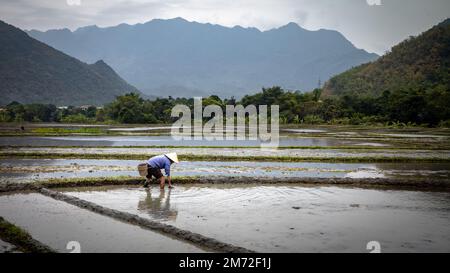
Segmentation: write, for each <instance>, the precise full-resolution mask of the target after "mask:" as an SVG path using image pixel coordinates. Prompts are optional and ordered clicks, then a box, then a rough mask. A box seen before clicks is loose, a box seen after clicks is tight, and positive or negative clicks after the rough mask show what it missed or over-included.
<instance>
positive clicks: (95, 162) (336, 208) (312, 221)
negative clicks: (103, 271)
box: [0, 124, 450, 252]
mask: <svg viewBox="0 0 450 273" xmlns="http://www.w3.org/2000/svg"><path fill="white" fill-rule="evenodd" d="M36 126H37V125H27V126H26V127H27V128H26V129H25V131H26V132H31V131H32V130H31V129H33V128H37V127H36ZM28 127H30V128H31V129H30V128H28ZM41 127H43V128H50V127H53V126H52V125H51V124H44V125H42V126H41ZM54 127H60V128H66V127H67V128H74V129H76V128H79V127H88V126H82V125H78V126H77V125H73V126H72V125H70V126H69V125H67V126H66V127H64V126H63V125H60V126H59V125H58V126H56V125H55V126H54ZM90 127H98V129H99V130H102V132H107V133H105V134H104V135H86V136H82V135H70V136H40V135H27V136H18V135H19V134H20V131H17V128H16V129H14V128H7V127H2V128H0V133H4V136H0V157H1V158H0V183H5V185H7V183H24V182H30V183H34V182H40V181H45V180H47V179H51V178H74V179H77V178H90V177H92V178H95V177H126V176H129V177H136V176H137V175H138V174H137V171H136V166H137V165H138V164H139V163H141V162H143V161H144V160H145V158H146V157H147V156H150V155H155V154H164V153H168V152H177V153H178V155H179V156H180V158H181V159H183V157H184V158H185V159H183V160H182V162H181V163H180V164H177V165H173V167H172V174H173V175H174V176H196V177H208V178H212V179H213V180H211V181H214V179H217V181H218V180H219V179H220V178H225V179H228V178H233V179H235V180H233V179H230V180H233V181H235V182H236V183H239V182H240V181H246V182H247V181H248V183H249V184H243V183H241V184H239V185H234V184H202V185H195V184H194V185H187V184H184V185H175V188H174V189H172V190H168V189H166V190H164V191H160V190H159V188H157V185H153V186H152V187H151V188H150V189H148V190H146V189H144V188H140V187H135V186H127V187H125V186H121V187H117V186H116V187H112V186H104V187H90V188H88V187H86V188H67V189H60V191H61V192H63V193H64V194H68V195H70V196H74V197H78V198H80V199H82V200H86V201H90V202H93V203H95V204H98V205H101V206H104V207H105V208H109V209H116V210H119V211H123V212H127V213H131V214H135V215H138V216H140V217H142V218H146V219H149V220H152V221H156V222H158V223H165V224H169V225H173V226H175V227H177V228H179V229H182V230H185V231H190V232H195V233H198V234H201V235H204V236H207V237H209V238H213V239H217V240H219V241H222V242H227V243H231V244H234V245H236V246H239V247H244V248H247V249H250V250H253V251H258V252H367V250H366V245H367V243H368V242H369V241H378V242H380V244H381V248H382V249H381V250H382V252H449V251H450V192H448V191H445V190H444V191H442V192H439V191H436V190H433V189H430V191H412V190H408V191H404V190H380V189H379V188H378V189H376V188H374V187H372V189H360V188H351V187H349V186H347V187H342V188H340V187H335V186H328V187H324V186H320V187H319V186H317V185H316V186H305V185H299V184H289V185H287V184H274V185H256V184H252V183H253V182H254V181H252V180H251V178H252V177H254V178H258V177H262V178H265V179H272V178H274V180H275V178H279V177H288V178H320V179H325V180H326V181H328V178H329V179H330V180H331V179H350V180H351V181H355V180H357V179H363V180H364V181H366V180H365V179H372V178H382V179H400V180H402V179H403V180H402V181H405V180H409V179H413V180H414V181H415V182H418V183H422V182H426V181H429V180H433V181H436V180H438V181H439V182H440V183H441V182H442V183H448V182H449V181H450V163H448V162H449V158H450V138H449V136H450V131H448V130H444V129H435V130H434V129H430V130H427V129H408V130H387V129H386V130H384V129H380V130H378V129H377V130H375V129H367V128H366V129H364V128H363V129H349V128H339V127H335V128H331V127H317V128H315V127H313V128H284V129H282V131H281V138H280V146H281V148H280V149H259V148H258V147H259V145H260V142H258V141H248V140H247V141H191V140H185V141H174V140H173V139H172V138H171V137H170V136H169V135H168V134H167V132H168V130H169V128H170V127H167V126H145V127H134V126H90ZM11 130H13V131H11ZM14 130H15V131H14ZM11 132H15V133H16V135H14V134H12V135H13V136H6V135H8V133H11ZM151 134H154V135H151ZM156 134H157V135H156ZM172 146H173V147H172ZM195 156H196V157H195ZM213 156H217V157H223V158H216V159H214V160H217V161H212V160H209V158H211V157H213ZM227 157H229V159H227ZM265 157H267V158H275V159H271V160H267V159H264V158H265ZM57 158H58V159H57ZM88 158H89V159H88ZM107 158H109V159H107ZM186 158H191V159H193V160H186ZM257 158H260V160H257ZM282 158H284V159H293V160H292V161H296V162H289V161H290V160H284V161H283V160H281V159H282ZM354 158H357V159H358V160H354V161H352V160H353V159H354ZM379 158H381V160H378V161H377V160H373V159H379ZM397 158H406V159H407V160H405V161H396V160H395V159H397ZM124 159H134V160H124ZM137 159H139V160H137ZM261 159H263V160H261ZM327 159H330V160H328V161H327ZM391 159H392V160H391ZM389 160H391V162H396V163H388V162H389ZM269 161H274V162H269ZM282 161H283V162H282ZM352 162H355V163H352ZM356 162H359V163H356ZM370 162H381V163H370ZM431 162H436V163H431ZM437 162H443V163H437ZM241 178H242V180H241ZM222 181H224V180H222ZM23 185H26V184H21V185H20V186H23ZM322 185H323V184H322ZM391 188H392V187H391ZM444 188H445V187H444ZM397 189H398V188H397ZM414 189H417V188H414ZM441 189H442V188H441ZM41 192H42V191H41ZM56 199H57V198H56ZM56 199H53V198H50V197H47V196H44V195H42V194H39V193H29V192H19V193H17V192H16V193H13V194H9V195H6V194H3V195H0V216H2V217H4V218H5V219H6V220H7V221H9V222H11V223H13V224H16V225H17V226H19V227H21V228H23V229H25V230H26V231H27V232H29V233H30V234H31V235H32V237H33V238H34V239H36V240H38V241H40V242H42V243H44V244H46V245H48V246H50V247H52V248H54V249H55V250H57V251H60V252H68V251H69V250H68V249H67V248H66V246H67V243H68V242H69V241H79V242H80V243H81V246H82V252H202V251H204V250H205V249H203V248H202V249H200V248H199V247H198V246H197V245H192V244H190V243H186V242H185V241H182V240H177V239H175V238H173V237H171V236H167V234H161V233H158V232H154V231H150V230H148V229H143V228H141V227H139V226H136V225H132V224H130V223H128V222H126V221H125V222H124V221H119V220H117V219H116V218H114V217H110V216H111V215H110V216H108V217H107V216H104V215H102V214H101V213H94V212H91V211H89V210H87V209H85V208H80V207H78V206H75V205H71V204H69V203H67V202H64V201H57V200H56ZM105 227H108V228H105ZM11 251H12V252H14V251H17V249H16V248H15V247H14V246H13V245H11V244H10V243H8V242H6V241H2V240H0V252H11Z"/></svg>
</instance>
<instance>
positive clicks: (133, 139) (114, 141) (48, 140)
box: [0, 136, 390, 147]
mask: <svg viewBox="0 0 450 273" xmlns="http://www.w3.org/2000/svg"><path fill="white" fill-rule="evenodd" d="M260 144H261V142H260V141H251V140H222V141H206V140H182V141H175V140H174V139H173V138H172V137H171V136H70V137H31V136H24V137H0V146H54V147H58V146H59V147H61V146H81V147H95V146H111V147H114V146H116V147H117V146H221V147H230V146H236V147H245V146H259V145H260ZM361 145H363V146H390V145H389V144H387V143H384V142H383V141H379V140H373V141H372V140H371V141H368V140H364V139H363V140H355V139H342V138H311V137H282V138H280V146H282V147H283V146H284V147H286V146H305V147H308V146H310V147H313V146H361Z"/></svg>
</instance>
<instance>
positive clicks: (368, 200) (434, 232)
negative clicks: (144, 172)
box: [66, 185, 450, 252]
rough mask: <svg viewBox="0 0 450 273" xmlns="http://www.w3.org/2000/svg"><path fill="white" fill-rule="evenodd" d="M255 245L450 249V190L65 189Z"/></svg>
mask: <svg viewBox="0 0 450 273" xmlns="http://www.w3.org/2000/svg"><path fill="white" fill-rule="evenodd" d="M66 193H68V194H70V195H73V196H76V197H79V198H82V199H85V200H88V201H92V202H95V203H97V204H100V205H103V206H107V207H110V208H114V209H118V210H122V211H126V212H130V213H135V214H138V215H140V216H142V217H147V218H150V219H154V220H159V221H162V222H166V223H169V224H173V225H175V226H177V227H179V228H183V229H188V230H190V231H193V232H197V233H200V234H202V235H206V236H210V237H214V238H216V239H219V240H222V241H226V242H230V243H233V244H236V245H239V246H242V247H246V248H249V249H252V250H256V251H268V252H349V251H352V252H367V250H366V245H367V243H368V242H369V241H374V240H375V241H379V242H380V244H381V248H382V251H384V252H448V251H450V193H437V192H434V193H430V192H411V191H379V190H362V189H343V188H337V187H301V186H248V187H241V186H232V185H228V186H225V185H221V186H177V187H176V188H175V189H173V190H170V191H169V190H167V189H166V190H165V191H163V192H161V191H160V190H159V189H157V188H152V189H151V190H144V189H142V188H133V187H129V188H117V187H103V188H97V189H92V188H91V189H89V190H86V189H85V190H83V189H78V190H77V191H73V189H72V190H71V192H66Z"/></svg>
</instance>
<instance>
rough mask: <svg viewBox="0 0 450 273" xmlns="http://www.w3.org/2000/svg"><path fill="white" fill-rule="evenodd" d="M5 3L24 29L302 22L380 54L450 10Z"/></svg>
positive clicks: (376, 5)
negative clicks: (159, 22) (180, 21)
mask: <svg viewBox="0 0 450 273" xmlns="http://www.w3.org/2000/svg"><path fill="white" fill-rule="evenodd" d="M0 5H1V7H2V8H1V9H0V18H1V19H2V20H4V21H7V22H8V23H11V24H13V25H16V26H18V27H20V28H23V29H39V30H46V29H54V28H69V29H72V30H73V29H76V28H78V27H82V26H86V25H98V26H100V27H106V26H114V25H118V24H121V23H128V24H136V23H144V22H147V21H149V20H151V19H155V18H161V19H168V18H175V17H183V18H185V19H187V20H189V21H197V22H201V23H213V24H220V25H224V26H229V27H232V26H235V25H241V26H243V27H257V28H259V29H261V30H268V29H271V28H276V27H280V26H282V25H285V24H287V23H289V22H296V23H298V24H299V25H300V26H302V27H304V28H307V29H310V30H317V29H320V28H326V29H333V30H337V31H339V32H341V33H342V34H344V35H345V36H346V37H347V38H348V39H349V40H350V41H351V42H352V43H354V44H355V45H356V46H357V47H360V48H364V49H366V50H368V51H371V52H377V53H383V52H384V51H385V50H388V49H389V48H390V47H391V46H392V45H394V44H396V43H398V42H400V41H401V40H403V39H405V38H407V37H408V36H410V35H417V34H418V33H420V32H422V31H425V30H426V29H428V28H430V27H431V26H433V25H434V24H436V23H438V22H440V21H442V20H444V19H446V18H447V17H448V16H449V14H450V1H449V0H428V1H423V0H239V1H229V0H108V1H104V0H89V1H85V0H40V1H36V0H0Z"/></svg>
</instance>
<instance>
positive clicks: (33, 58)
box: [0, 21, 138, 105]
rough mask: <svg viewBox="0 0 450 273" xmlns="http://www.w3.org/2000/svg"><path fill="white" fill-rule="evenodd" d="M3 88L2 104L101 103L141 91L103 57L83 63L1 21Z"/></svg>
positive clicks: (0, 77)
mask: <svg viewBox="0 0 450 273" xmlns="http://www.w3.org/2000/svg"><path fill="white" fill-rule="evenodd" d="M0 92H1V97H0V105H6V104H8V103H10V102H12V101H18V102H21V103H52V104H55V105H83V104H96V105H102V104H104V103H107V102H110V101H112V100H114V98H115V97H116V96H118V95H121V94H124V93H127V92H138V91H137V89H136V88H135V87H133V86H131V85H129V84H128V83H126V82H125V81H124V80H123V79H122V78H120V77H119V76H118V75H117V74H116V73H115V72H114V70H112V68H111V67H109V66H108V65H107V64H106V63H104V62H103V61H97V62H96V63H94V64H91V65H89V64H86V63H83V62H81V61H79V60H77V59H75V58H73V57H70V56H68V55H66V54H64V53H62V52H60V51H58V50H56V49H54V48H52V47H49V46H47V45H46V44H43V43H41V42H39V41H37V40H35V39H33V38H31V37H30V36H28V35H27V34H26V33H25V32H23V31H22V30H20V29H18V28H16V27H14V26H12V25H9V24H6V23H5V22H3V21H0Z"/></svg>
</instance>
